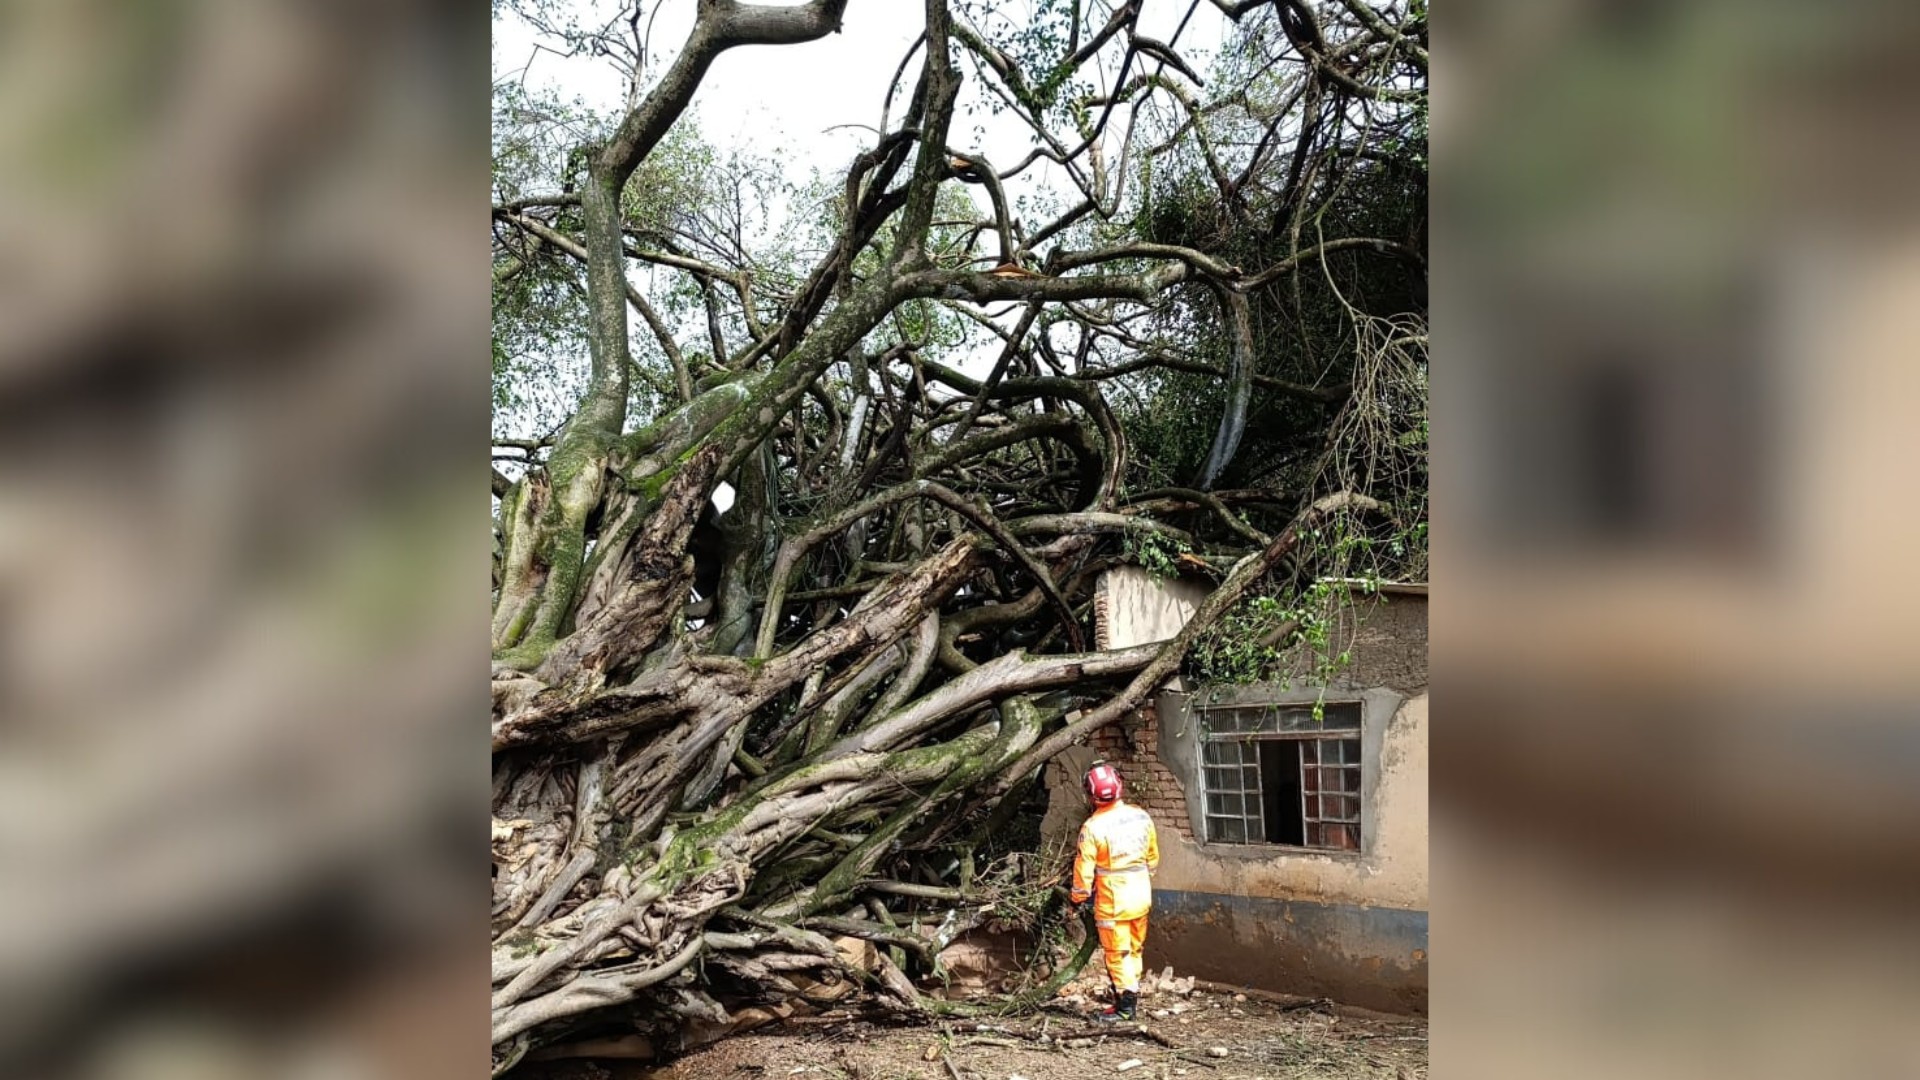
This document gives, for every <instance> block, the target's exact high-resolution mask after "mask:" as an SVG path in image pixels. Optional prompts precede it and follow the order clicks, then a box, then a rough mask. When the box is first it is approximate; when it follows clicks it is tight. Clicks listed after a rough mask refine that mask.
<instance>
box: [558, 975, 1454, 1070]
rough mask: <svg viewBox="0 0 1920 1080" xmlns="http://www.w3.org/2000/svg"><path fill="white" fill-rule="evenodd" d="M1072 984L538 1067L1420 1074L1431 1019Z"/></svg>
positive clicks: (814, 1020)
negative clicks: (659, 1062)
mask: <svg viewBox="0 0 1920 1080" xmlns="http://www.w3.org/2000/svg"><path fill="white" fill-rule="evenodd" d="M1099 1007H1100V1006H1099V1004H1098V1003H1097V1002H1094V1001H1091V1000H1088V999H1086V998H1084V997H1069V998H1066V999H1064V1000H1063V1001H1061V1002H1060V1003H1056V1004H1054V1005H1051V1006H1049V1007H1048V1008H1047V1009H1046V1010H1045V1011H1043V1012H1040V1013H1038V1014H1033V1015H1027V1016H1021V1017H1015V1018H1008V1019H1002V1020H981V1021H964V1022H963V1021H953V1022H949V1023H944V1024H943V1023H933V1024H925V1025H913V1026H884V1025H877V1024H873V1023H867V1022H864V1021H839V1022H835V1021H832V1020H830V1019H828V1018H826V1017H809V1018H807V1019H806V1022H805V1023H804V1024H802V1023H799V1022H791V1023H788V1024H786V1025H783V1026H771V1027H767V1028H762V1029H760V1030H758V1031H754V1032H752V1033H749V1034H745V1035H738V1036H735V1037H733V1038H729V1039H724V1040H722V1041H720V1042H718V1043H715V1044H713V1045H711V1046H708V1047H705V1048H703V1049H701V1050H698V1051H695V1052H694V1053H692V1054H689V1055H688V1056H686V1057H684V1058H682V1059H680V1060H679V1061H677V1062H674V1063H673V1064H671V1065H667V1066H660V1067H649V1066H639V1065H632V1064H627V1063H620V1062H611V1061H609V1062H580V1061H576V1062H566V1063H560V1062H554V1063H547V1064H544V1066H534V1067H530V1068H528V1069H525V1070H523V1071H524V1072H526V1073H527V1074H528V1075H529V1078H530V1080H531V1078H534V1077H537V1078H538V1080H955V1078H956V1077H957V1078H959V1080H1087V1078H1088V1077H1094V1076H1109V1075H1113V1076H1124V1077H1128V1078H1129V1080H1168V1078H1171V1077H1191V1078H1193V1080H1202V1078H1207V1080H1282V1078H1284V1080H1304V1078H1309V1077H1321V1078H1327V1080H1360V1078H1363V1077H1364V1078H1369V1080H1374V1078H1378V1080H1414V1078H1424V1077H1425V1076H1426V1075H1427V1025H1426V1022H1425V1020H1423V1019H1420V1018H1408V1017H1389V1016H1382V1015H1379V1014H1375V1013H1366V1012H1360V1011H1356V1010H1350V1009H1344V1008H1339V1007H1336V1006H1333V1005H1331V1004H1328V1003H1324V1002H1319V1003H1316V1002H1306V1001H1301V1002H1292V1003H1282V1002H1280V1001H1276V1000H1264V999H1261V998H1254V997H1248V996H1246V995H1236V994H1234V993H1231V992H1222V991H1219V990H1208V989H1196V990H1194V991H1192V992H1191V993H1190V994H1187V995H1181V994H1177V993H1170V992H1160V993H1155V994H1152V995H1151V996H1149V997H1146V998H1143V999H1142V1001H1141V1009H1140V1022H1139V1023H1138V1024H1137V1025H1125V1024H1122V1025H1115V1026H1111V1027H1109V1026H1107V1025H1100V1024H1095V1023H1093V1022H1092V1021H1091V1019H1090V1018H1091V1016H1092V1015H1093V1013H1095V1012H1097V1011H1098V1009H1099Z"/></svg>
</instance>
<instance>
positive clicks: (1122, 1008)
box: [1096, 990, 1140, 1024]
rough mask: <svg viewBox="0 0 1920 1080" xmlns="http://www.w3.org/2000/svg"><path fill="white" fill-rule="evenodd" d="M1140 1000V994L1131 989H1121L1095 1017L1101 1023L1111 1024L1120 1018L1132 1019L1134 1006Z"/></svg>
mask: <svg viewBox="0 0 1920 1080" xmlns="http://www.w3.org/2000/svg"><path fill="white" fill-rule="evenodd" d="M1139 1002H1140V995H1139V994H1136V993H1134V992H1133V991H1132V990H1123V991H1121V992H1119V993H1117V994H1115V995H1114V997H1113V1004H1112V1005H1110V1006H1108V1007H1107V1008H1106V1009H1104V1010H1102V1011H1101V1013H1100V1015H1099V1016H1098V1017H1096V1019H1098V1020H1099V1021H1100V1022H1101V1023H1105V1024H1111V1023H1115V1022H1118V1021H1121V1020H1131V1019H1133V1014H1134V1008H1135V1006H1137V1005H1138V1004H1139Z"/></svg>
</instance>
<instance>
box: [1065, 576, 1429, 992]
mask: <svg viewBox="0 0 1920 1080" xmlns="http://www.w3.org/2000/svg"><path fill="white" fill-rule="evenodd" d="M1148 581H1149V583H1150V579H1148ZM1134 584H1137V583H1121V584H1120V585H1119V589H1126V588H1130V587H1133V585H1134ZM1116 591H1118V589H1116ZM1426 606H1427V605H1426V598H1425V597H1424V595H1418V596H1411V595H1391V596H1386V597H1381V598H1374V599H1371V600H1366V601H1363V602H1362V603H1360V604H1357V605H1356V610H1357V615H1356V617H1355V618H1353V619H1351V620H1350V621H1349V622H1348V623H1347V624H1346V625H1344V626H1343V627H1342V628H1341V630H1340V637H1339V638H1338V639H1337V640H1340V641H1341V642H1343V643H1344V644H1346V645H1347V646H1348V647H1350V648H1351V649H1352V650H1353V662H1352V664H1351V665H1350V666H1349V667H1348V668H1347V669H1346V670H1345V672H1344V673H1343V677H1342V678H1341V679H1339V680H1338V681H1336V682H1334V683H1332V684H1330V685H1328V686H1325V687H1321V686H1310V685H1304V684H1301V683H1298V682H1296V683H1294V684H1293V685H1291V686H1290V687H1283V686H1279V685H1263V686H1252V687H1232V688H1213V687H1208V688H1200V689H1197V690H1195V691H1193V692H1183V691H1179V690H1166V691H1162V692H1161V693H1160V694H1159V695H1158V696H1157V697H1156V699H1155V700H1154V701H1153V703H1152V704H1151V705H1149V706H1148V707H1146V708H1144V709H1142V710H1140V711H1139V712H1138V713H1136V714H1134V715H1133V716H1130V717H1127V718H1124V719H1123V720H1121V721H1120V722H1119V723H1116V724H1114V725H1110V726H1109V727H1107V728H1105V729H1102V730H1101V731H1099V732H1096V733H1095V735H1094V736H1093V738H1092V740H1091V743H1090V745H1088V746H1086V747H1081V748H1075V749H1074V750H1072V751H1069V752H1068V753H1065V754H1062V755H1060V757H1058V758H1056V759H1055V761H1054V762H1053V763H1052V764H1050V765H1049V773H1048V782H1049V784H1050V785H1051V788H1050V790H1051V794H1052V798H1051V800H1050V806H1049V811H1048V816H1047V819H1046V821H1045V822H1044V824H1043V829H1044V830H1045V833H1046V835H1047V836H1049V837H1050V838H1053V839H1055V840H1056V841H1057V842H1067V841H1070V840H1071V838H1072V836H1073V835H1074V833H1075V831H1076V830H1077V829H1078V827H1079V824H1080V822H1081V821H1082V820H1084V818H1085V815H1086V804H1085V799H1084V797H1083V796H1082V794H1081V791H1080V786H1079V785H1080V778H1081V776H1083V775H1084V773H1085V770H1086V767H1087V766H1088V765H1089V764H1091V763H1092V761H1094V760H1095V759H1096V758H1100V759H1104V760H1107V761H1110V762H1113V763H1114V764H1116V765H1117V766H1119V767H1120V769H1121V773H1122V775H1123V776H1124V777H1125V779H1126V783H1127V788H1128V793H1127V799H1128V800H1129V801H1130V802H1133V803H1135V804H1137V805H1139V806H1142V807H1144V808H1145V809H1146V810H1147V811H1148V812H1149V813H1151V814H1152V815H1153V817H1154V821H1155V823H1156V824H1157V825H1158V826H1159V833H1160V851H1161V862H1160V869H1159V872H1158V873H1156V874H1155V875H1154V915H1153V918H1152V924H1151V930H1150V933H1149V935H1148V939H1147V958H1146V959H1147V962H1148V964H1149V966H1150V967H1152V968H1154V969H1156V970H1157V969H1158V968H1160V967H1161V966H1164V965H1169V964H1170V965H1172V966H1173V967H1174V969H1175V970H1176V971H1178V972H1180V973H1182V974H1195V975H1198V976H1200V977H1201V978H1206V979H1214V980H1217V981H1221V982H1228V983H1234V984H1240V985H1247V986H1254V987H1259V988H1262V989H1267V990H1276V991H1281V992H1286V993H1297V994H1309V995H1314V996H1326V997H1331V998H1334V999H1335V1000H1338V1001H1343V1002H1346V1003H1349V1004H1354V1005H1360V1006H1364V1007H1367V1008H1375V1009H1385V1010H1391V1011H1397V1012H1413V1013H1424V1012H1425V1011H1426V1004H1427V904H1428V876H1427V825H1428V821H1427V689H1426V682H1427V678H1426ZM1117 608H1118V605H1116V609H1117ZM1151 609H1152V605H1151V604H1150V603H1147V602H1144V601H1139V600H1133V601H1131V602H1130V603H1129V604H1128V605H1127V610H1151ZM1154 629H1155V630H1156V631H1157V630H1160V629H1163V628H1161V627H1159V626H1157V625H1156V626H1155V627H1154ZM1107 630H1108V641H1109V644H1110V645H1111V646H1113V647H1120V646H1125V645H1128V644H1133V643H1134V642H1132V641H1130V640H1128V638H1127V636H1126V635H1127V633H1128V631H1129V628H1128V627H1127V626H1126V625H1124V624H1122V623H1120V622H1117V621H1116V622H1113V623H1112V624H1110V625H1109V626H1108V628H1107ZM1304 667H1305V665H1304V663H1303V665H1302V671H1303V672H1304ZM1322 693H1325V694H1327V695H1329V696H1330V697H1335V698H1339V699H1344V700H1358V701H1360V702H1361V705H1362V715H1361V741H1362V760H1363V763H1364V764H1363V769H1362V776H1361V804H1362V815H1361V816H1362V821H1363V823H1362V827H1361V850H1360V851H1358V852H1353V853H1347V852H1340V853H1332V852H1310V851H1305V850H1302V849H1294V848H1278V847H1273V846H1265V845H1239V844H1207V843H1204V842H1202V839H1201V838H1202V837H1203V836H1204V827H1205V826H1204V822H1203V820H1202V817H1201V813H1200V811H1201V806H1200V802H1201V800H1200V799H1199V798H1198V797H1197V795H1198V792H1199V790H1200V787H1199V783H1200V768H1199V756H1200V755H1199V740H1198V738H1197V732H1198V727H1199V725H1198V722H1197V718H1198V712H1199V708H1198V707H1199V706H1203V705H1210V704H1231V703H1235V702H1282V703H1284V702H1311V701H1313V700H1315V698H1317V697H1319V696H1320V695H1321V694H1322ZM1188 792H1194V793H1195V795H1196V797H1195V798H1193V799H1192V800H1189V799H1188Z"/></svg>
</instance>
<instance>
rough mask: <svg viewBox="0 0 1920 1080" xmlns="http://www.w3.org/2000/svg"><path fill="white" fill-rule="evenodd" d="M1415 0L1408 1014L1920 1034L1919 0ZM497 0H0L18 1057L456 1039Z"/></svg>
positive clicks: (290, 1051)
mask: <svg viewBox="0 0 1920 1080" xmlns="http://www.w3.org/2000/svg"><path fill="white" fill-rule="evenodd" d="M857 8H858V4H857V3H856V5H855V9H856V11H857ZM1434 24H1435V36H1436V41H1435V46H1436V49H1435V55H1434V63H1435V67H1436V69H1437V71H1436V76H1437V77H1436V83H1437V86H1438V93H1437V94H1436V95H1435V98H1434V102H1435V104H1434V110H1433V118H1432V130H1433V140H1434V146H1433V149H1432V159H1433V162H1434V172H1435V181H1436V182H1435V185H1434V192H1435V195H1434V211H1435V243H1434V254H1435V259H1436V261H1437V263H1438V266H1437V270H1438V271H1439V272H1438V273H1436V274H1435V275H1434V304H1435V308H1436V319H1435V323H1436V326H1437V327H1438V328H1439V331H1440V345H1439V347H1438V348H1437V349H1436V350H1435V353H1434V355H1435V357H1436V360H1437V363H1436V367H1437V368H1438V372H1437V374H1438V375H1440V376H1443V377H1437V378H1435V379H1434V380H1433V385H1434V390H1433V393H1434V410H1435V418H1436V419H1435V422H1434V441H1433V446H1434V453H1435V461H1434V470H1433V471H1434V478H1435V485H1436V491H1435V496H1436V497H1435V500H1434V507H1435V517H1436V529H1435V543H1434V557H1435V572H1434V574H1433V592H1434V595H1435V597H1436V599H1437V603H1436V605H1435V609H1434V626H1433V635H1432V648H1433V650H1434V653H1435V655H1434V657H1433V662H1434V666H1435V670H1436V671H1437V672H1438V679H1439V682H1440V684H1441V695H1440V701H1441V706H1440V713H1439V715H1440V717H1441V719H1440V722H1439V736H1440V737H1439V738H1438V739H1437V740H1436V743H1435V746H1434V753H1435V755H1436V757H1437V759H1438V760H1437V761H1436V771H1435V773H1434V776H1435V780H1434V785H1435V786H1434V789H1433V791H1432V799H1433V805H1434V820H1435V822H1436V829H1435V836H1434V842H1433V859H1434V862H1435V866H1434V871H1433V876H1434V880H1435V892H1436V899H1435V904H1436V917H1435V919H1434V933H1435V937H1434V958H1433V971H1434V985H1433V1006H1432V1014H1433V1021H1434V1029H1433V1030H1434V1036H1433V1043H1434V1054H1433V1062H1434V1069H1435V1071H1436V1073H1438V1074H1439V1075H1441V1076H1465V1077H1490V1078H1502V1077H1538V1076H1555V1077H1588V1076H1592V1077H1601V1076H1606V1077H1616V1076H1635V1077H1664V1076H1718V1075H1737V1076H1742V1077H1771V1076H1806V1075H1817V1076H1833V1075H1860V1076H1872V1077H1878V1076H1913V1075H1920V1043H1915V1042H1914V1040H1912V1038H1911V1037H1910V1036H1909V1035H1908V1034H1907V1033H1906V1031H1905V1030H1904V1028H1905V1026H1906V1022H1907V1021H1908V1018H1910V1017H1911V1016H1912V1015H1914V1010H1915V1008H1916V1006H1920V964H1915V963H1914V960H1915V958H1916V948H1915V947H1916V944H1920V942H1916V940H1915V939H1916V937H1917V936H1920V933H1917V932H1916V928H1915V927H1914V926H1913V925H1912V924H1913V919H1912V917H1911V913H1912V912H1913V910H1914V901H1915V900H1916V899H1920V890H1916V888H1915V884H1916V881H1915V879H1916V877H1920V782H1917V781H1920V776H1917V775H1916V771H1917V770H1916V766H1920V723H1916V721H1917V720H1920V573H1916V572H1915V570H1914V568H1913V567H1912V565H1911V564H1912V563H1913V561H1914V557H1913V556H1912V555H1911V554H1910V552H1911V551H1912V549H1913V548H1914V542H1913V541H1914V537H1915V536H1916V527H1917V526H1920V520H1917V519H1920V503H1917V502H1916V499H1915V493H1914V484H1913V482H1912V480H1911V479H1910V478H1909V469H1910V467H1911V466H1910V464H1909V462H1910V461H1911V460H1913V459H1914V457H1915V455H1914V453H1913V450H1912V447H1911V442H1912V440H1913V435H1912V433H1913V431H1914V430H1915V425H1914V423H1913V410H1914V407H1915V403H1916V402H1920V363H1916V360H1920V357H1917V356H1916V355H1915V354H1916V352H1920V346H1916V344H1915V338H1914V335H1913V334H1912V332H1911V330H1910V323H1911V322H1912V317H1913V314H1914V313H1915V312H1920V194H1916V193H1920V183H1917V182H1920V139H1916V138H1915V136H1916V134H1920V130H1916V129H1917V128H1920V123H1916V120H1915V115H1916V114H1915V109H1914V104H1915V101H1916V97H1917V96H1920V94H1917V93H1916V92H1917V91H1920V65H1915V64H1913V63H1912V62H1911V60H1910V57H1911V55H1912V54H1913V50H1914V48H1915V46H1916V45H1920V9H1916V8H1915V6H1914V5H1912V4H1899V3H1888V4H1846V3H1842V4H1822V5H1811V4H1795V5H1789V4H1781V3H1773V2H1769V0H1740V2H1737V3H1736V2H1723V3H1705V2H1697V0H1696V2H1678V3H1671V4H1650V3H1591V2H1588V3H1574V2H1568V0H1505V2H1487V0H1447V2H1446V3H1445V4H1443V9H1442V10H1440V11H1438V12H1436V13H1435V18H1434ZM485 28H486V21H485V19H484V16H483V14H482V12H481V11H480V10H479V9H478V7H477V6H469V5H462V6H460V7H458V8H456V7H454V6H452V5H433V4H426V3H419V2H412V3H403V2H399V0H394V2H385V3H373V2H370V0H341V2H336V3H331V4H307V3H293V2H290V0H169V2H160V0H149V2H121V3H108V2H106V0H59V2H51V0H49V2H41V3H32V2H26V0H21V2H16V3H11V4H4V5H0V103H4V104H0V868H3V869H0V1071H4V1073H5V1075H8V1076H43V1075H44V1076H63V1075H75V1076H100V1077H161V1076H165V1077H226V1076H236V1077H237V1076H256V1075H273V1076H278V1075H288V1076H316V1077H317V1076H323V1075H324V1076H327V1077H355V1076H438V1075H448V1076H454V1075H460V1076H472V1075H476V1074H478V1072H479V1071H480V1070H482V1069H484V1068H485V1064H486V1044H487V1041H486V1039H485V1038H484V1036H483V1031H484V1028H485V1025H486V1009H485V1005H484V1002H483V991H484V987H485V985H486V983H485V976H484V974H483V971H484V969H485V966H486V963H487V961H486V957H485V954H484V949H483V948H481V947H480V945H479V942H481V941H482V940H484V926H485V921H486V912H485V910H484V903H485V901H484V897H485V896H486V895H487V890H486V889H485V887H484V885H483V883H482V881H481V875H482V874H483V873H484V872H485V866H486V859H485V856H484V854H483V852H484V850H485V849H484V843H485V841H484V837H483V835H482V826H481V813H480V808H481V807H482V806H483V805H484V803H485V802H486V800H487V797H488V796H487V779H486V778H487V765H486V759H487V751H486V745H485V742H484V740H481V739H478V738H476V737H474V734H473V733H474V730H475V725H478V724H479V723H480V722H481V721H480V717H481V716H482V715H484V712H485V707H486V706H485V698H484V693H485V691H484V686H483V682H482V680H481V678H480V673H481V671H482V670H483V669H482V656H483V652H484V638H485V627H486V623H487V612H486V605H487V597H486V592H485V590H483V589H480V588H479V587H478V582H479V581H480V580H482V579H481V577H480V569H481V566H482V564H483V563H484V562H485V560H486V558H487V551H486V543H487V532H486V529H485V527H484V518H483V517H482V516H481V515H482V514H483V513H484V510H483V509H482V507H483V505H484V504H483V502H482V500H481V493H482V492H483V491H484V490H485V481H484V479H483V478H482V477H481V475H480V455H479V452H478V449H477V448H478V446H479V443H480V441H481V440H482V438H483V437H484V435H485V432H486V410H487V385H486V383H485V381H484V380H483V379H482V377H481V376H480V374H479V371H480V368H479V366H478V358H479V356H480V355H481V352H482V345H483V343H484V340H485V335H486V333H487V319H486V311H485V305H486V303H487V299H486V297H487V290H486V266H487V257H486V246H485V245H486V232H485V230H484V229H482V228H480V227H479V226H478V224H477V222H478V220H479V218H478V213H479V207H480V205H481V203H482V201H483V200H485V199H486V198H487V194H486V192H487V186H486V185H487V178H486V142H485V140H486V130H487V129H486V117H485V105H484V104H483V102H484V101H485V95H483V93H482V90H483V89H484V87H483V83H484V80H485V78H486V58H487V41H486V29H485Z"/></svg>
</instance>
